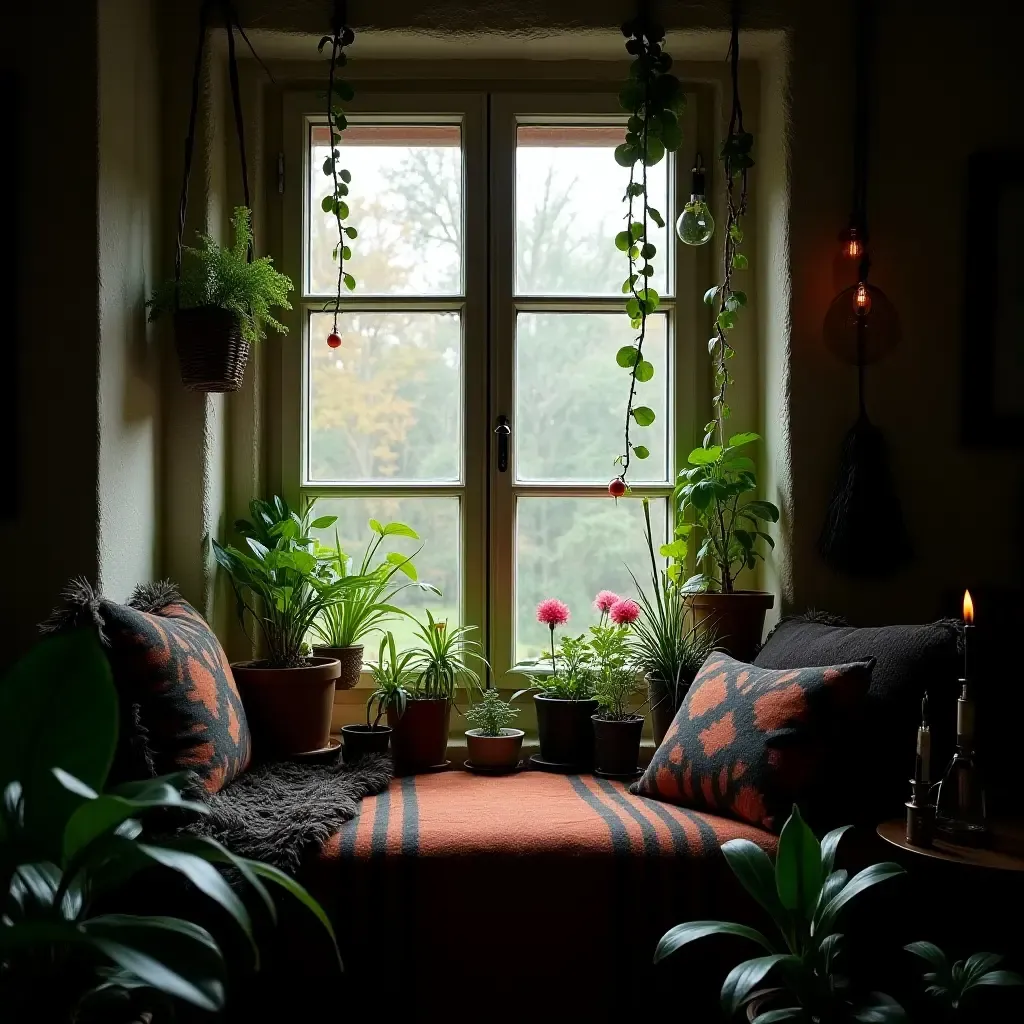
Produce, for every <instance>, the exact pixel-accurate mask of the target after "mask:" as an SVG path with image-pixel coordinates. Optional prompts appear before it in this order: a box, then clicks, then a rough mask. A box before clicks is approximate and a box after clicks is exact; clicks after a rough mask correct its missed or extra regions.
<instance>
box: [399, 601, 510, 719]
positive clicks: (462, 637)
mask: <svg viewBox="0 0 1024 1024" xmlns="http://www.w3.org/2000/svg"><path fill="white" fill-rule="evenodd" d="M475 629H476V626H454V627H449V626H448V623H447V621H446V620H444V619H435V618H434V616H433V615H431V613H430V609H429V608H428V609H427V621H426V622H425V623H423V622H417V623H416V635H417V637H419V639H420V640H422V641H423V643H422V646H420V647H418V648H416V650H414V651H413V652H412V654H413V657H412V661H411V663H410V664H411V666H412V668H413V670H414V671H415V672H416V685H415V689H414V691H413V692H412V694H411V696H412V697H413V698H414V699H420V700H438V699H444V700H447V701H449V702H454V700H455V691H456V690H457V689H458V688H459V687H460V686H461V687H462V688H463V689H464V690H465V691H466V698H467V700H472V694H473V691H474V690H479V689H481V682H480V673H479V671H478V670H477V668H475V667H474V664H475V665H477V666H482V667H483V668H484V669H487V670H490V667H491V666H490V665H489V664H488V662H487V659H486V658H485V657H484V656H483V654H482V653H481V652H482V650H483V647H482V645H481V644H480V643H479V641H477V640H469V639H467V637H468V635H469V634H470V633H472V632H473V631H474V630H475Z"/></svg>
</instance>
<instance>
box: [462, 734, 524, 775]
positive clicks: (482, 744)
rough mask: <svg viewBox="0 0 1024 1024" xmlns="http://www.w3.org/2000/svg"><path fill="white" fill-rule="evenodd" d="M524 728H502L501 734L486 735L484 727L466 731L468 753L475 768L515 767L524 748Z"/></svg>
mask: <svg viewBox="0 0 1024 1024" xmlns="http://www.w3.org/2000/svg"><path fill="white" fill-rule="evenodd" d="M525 735H526V734H525V733H524V732H523V730H522V729H502V730H501V735H500V736H485V735H484V733H483V730H482V729H470V730H469V731H468V732H467V733H466V753H468V754H469V763H470V764H471V765H472V766H473V767H474V768H515V766H516V765H517V764H519V755H520V754H521V753H522V750H523V737H524V736H525Z"/></svg>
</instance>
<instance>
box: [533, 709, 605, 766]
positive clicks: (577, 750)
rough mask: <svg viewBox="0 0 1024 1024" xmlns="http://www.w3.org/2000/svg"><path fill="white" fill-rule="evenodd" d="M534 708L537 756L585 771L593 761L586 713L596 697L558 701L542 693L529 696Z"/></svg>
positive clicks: (588, 717) (590, 712)
mask: <svg viewBox="0 0 1024 1024" xmlns="http://www.w3.org/2000/svg"><path fill="white" fill-rule="evenodd" d="M533 700H534V703H535V704H536V707H537V731H538V733H539V734H540V756H541V760H542V761H547V762H548V763H549V764H557V765H563V766H564V767H565V768H566V770H567V771H589V770H590V769H591V768H592V767H593V764H594V727H593V726H592V725H591V723H590V716H591V715H592V714H594V712H595V711H597V701H596V700H562V699H561V698H560V697H548V696H545V695H544V694H542V693H536V694H534V696H533Z"/></svg>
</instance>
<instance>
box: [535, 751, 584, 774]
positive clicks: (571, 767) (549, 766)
mask: <svg viewBox="0 0 1024 1024" xmlns="http://www.w3.org/2000/svg"><path fill="white" fill-rule="evenodd" d="M530 764H531V765H532V766H533V767H534V768H539V769H540V770H541V771H542V772H554V773H555V774H556V775H585V774H586V773H587V772H589V771H590V768H589V767H588V766H587V765H583V764H564V763H563V762H561V761H545V760H543V759H542V758H541V756H540V754H534V755H533V756H532V757H531V758H530Z"/></svg>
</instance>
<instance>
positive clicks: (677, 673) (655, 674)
mask: <svg viewBox="0 0 1024 1024" xmlns="http://www.w3.org/2000/svg"><path fill="white" fill-rule="evenodd" d="M643 507H644V535H645V538H646V541H647V551H648V554H649V555H650V560H651V587H650V591H646V590H644V588H643V587H642V586H640V582H639V580H637V578H636V576H635V575H633V573H632V571H631V570H630V575H631V576H633V582H634V583H635V584H636V589H637V595H638V598H639V603H640V615H639V617H638V618H637V619H636V621H635V622H634V623H633V637H632V656H633V660H634V661H635V663H636V665H637V667H638V668H639V670H640V672H642V673H643V676H644V681H645V682H646V684H647V699H648V702H649V706H650V709H651V725H652V728H653V731H654V742H655V745H656V746H661V741H662V740H663V739H664V738H665V733H666V732H668V728H669V726H670V725H671V724H672V719H673V718H675V714H676V712H677V711H678V710H679V707H680V705H681V704H682V703H683V698H684V697H685V696H686V692H687V690H689V688H690V684H691V683H692V682H693V680H694V678H695V677H696V675H697V673H698V672H699V671H700V667H701V665H703V664H704V662H705V661H706V660H707V657H708V655H709V654H710V653H711V652H712V651H713V650H714V649H715V631H714V629H712V628H711V627H710V626H708V624H707V623H705V622H692V623H690V621H689V620H690V610H689V598H688V596H687V595H686V594H685V593H684V592H683V589H682V585H681V582H680V581H679V580H678V570H676V572H670V570H672V569H674V568H676V565H677V563H669V564H668V565H666V566H664V567H660V566H659V565H658V561H657V558H656V557H655V554H654V541H653V537H652V533H651V510H650V503H649V501H648V499H647V498H644V499H643Z"/></svg>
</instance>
